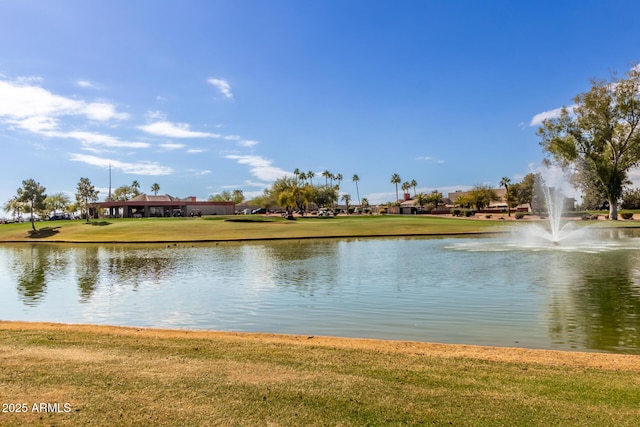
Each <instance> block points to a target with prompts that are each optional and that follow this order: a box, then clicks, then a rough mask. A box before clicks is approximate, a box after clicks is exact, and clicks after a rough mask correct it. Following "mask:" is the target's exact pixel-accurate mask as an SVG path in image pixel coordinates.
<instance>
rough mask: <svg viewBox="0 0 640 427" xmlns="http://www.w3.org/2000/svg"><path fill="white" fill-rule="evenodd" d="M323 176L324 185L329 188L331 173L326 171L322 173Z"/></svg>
mask: <svg viewBox="0 0 640 427" xmlns="http://www.w3.org/2000/svg"><path fill="white" fill-rule="evenodd" d="M322 176H324V185H325V186H327V187H328V186H329V178H330V177H331V172H329V171H328V170H325V171H324V172H322Z"/></svg>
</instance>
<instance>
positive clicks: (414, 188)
mask: <svg viewBox="0 0 640 427" xmlns="http://www.w3.org/2000/svg"><path fill="white" fill-rule="evenodd" d="M410 184H411V186H412V187H413V197H415V196H416V187H417V186H418V182H417V181H416V180H415V179H412V180H411V182H410Z"/></svg>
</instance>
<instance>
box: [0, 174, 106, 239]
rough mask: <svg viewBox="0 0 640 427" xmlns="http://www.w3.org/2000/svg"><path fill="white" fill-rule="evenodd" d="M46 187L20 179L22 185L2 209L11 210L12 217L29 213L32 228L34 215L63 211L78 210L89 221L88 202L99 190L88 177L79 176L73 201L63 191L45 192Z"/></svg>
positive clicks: (48, 216)
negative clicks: (49, 193) (48, 193)
mask: <svg viewBox="0 0 640 427" xmlns="http://www.w3.org/2000/svg"><path fill="white" fill-rule="evenodd" d="M46 191H47V189H46V188H45V187H43V186H42V185H41V184H40V183H39V182H37V181H36V180H34V179H32V178H29V179H25V180H24V181H22V186H21V187H20V188H18V190H17V191H16V195H15V196H14V197H12V198H11V199H9V200H8V201H7V202H6V203H5V205H4V209H5V210H6V211H7V212H12V214H13V217H14V219H15V218H19V217H20V216H21V215H22V214H23V213H28V214H30V222H31V227H32V228H33V230H34V231H35V230H36V226H35V216H34V215H38V216H39V217H40V218H51V217H54V216H55V215H57V214H59V213H60V214H62V213H63V212H67V213H73V212H77V211H80V213H81V215H82V216H85V217H86V218H87V221H89V207H90V204H91V203H93V202H95V201H97V200H98V193H99V191H98V190H96V189H95V187H94V186H93V184H91V181H90V180H89V178H80V181H78V184H77V186H76V194H75V199H76V201H75V203H72V202H71V199H70V198H69V197H68V196H67V195H66V194H64V193H55V194H52V195H47V194H46Z"/></svg>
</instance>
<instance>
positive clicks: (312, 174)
mask: <svg viewBox="0 0 640 427" xmlns="http://www.w3.org/2000/svg"><path fill="white" fill-rule="evenodd" d="M314 176H316V174H315V173H313V171H309V172H307V178H309V181H311V185H313V177H314Z"/></svg>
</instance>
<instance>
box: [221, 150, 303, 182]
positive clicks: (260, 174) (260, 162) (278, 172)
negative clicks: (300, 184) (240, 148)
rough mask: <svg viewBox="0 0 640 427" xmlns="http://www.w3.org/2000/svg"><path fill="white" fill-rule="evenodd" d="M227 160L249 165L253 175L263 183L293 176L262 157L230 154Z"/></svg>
mask: <svg viewBox="0 0 640 427" xmlns="http://www.w3.org/2000/svg"><path fill="white" fill-rule="evenodd" d="M225 157H226V158H227V159H231V160H237V162H238V163H240V164H241V165H249V166H250V167H251V169H250V170H251V173H252V174H253V176H255V177H256V178H258V179H261V180H263V181H275V180H276V179H278V178H282V177H283V176H285V175H286V176H289V175H291V172H287V171H285V170H283V169H280V168H277V167H275V166H272V165H271V160H267V159H264V158H262V157H260V156H241V155H237V154H229V155H227V156H225Z"/></svg>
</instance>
